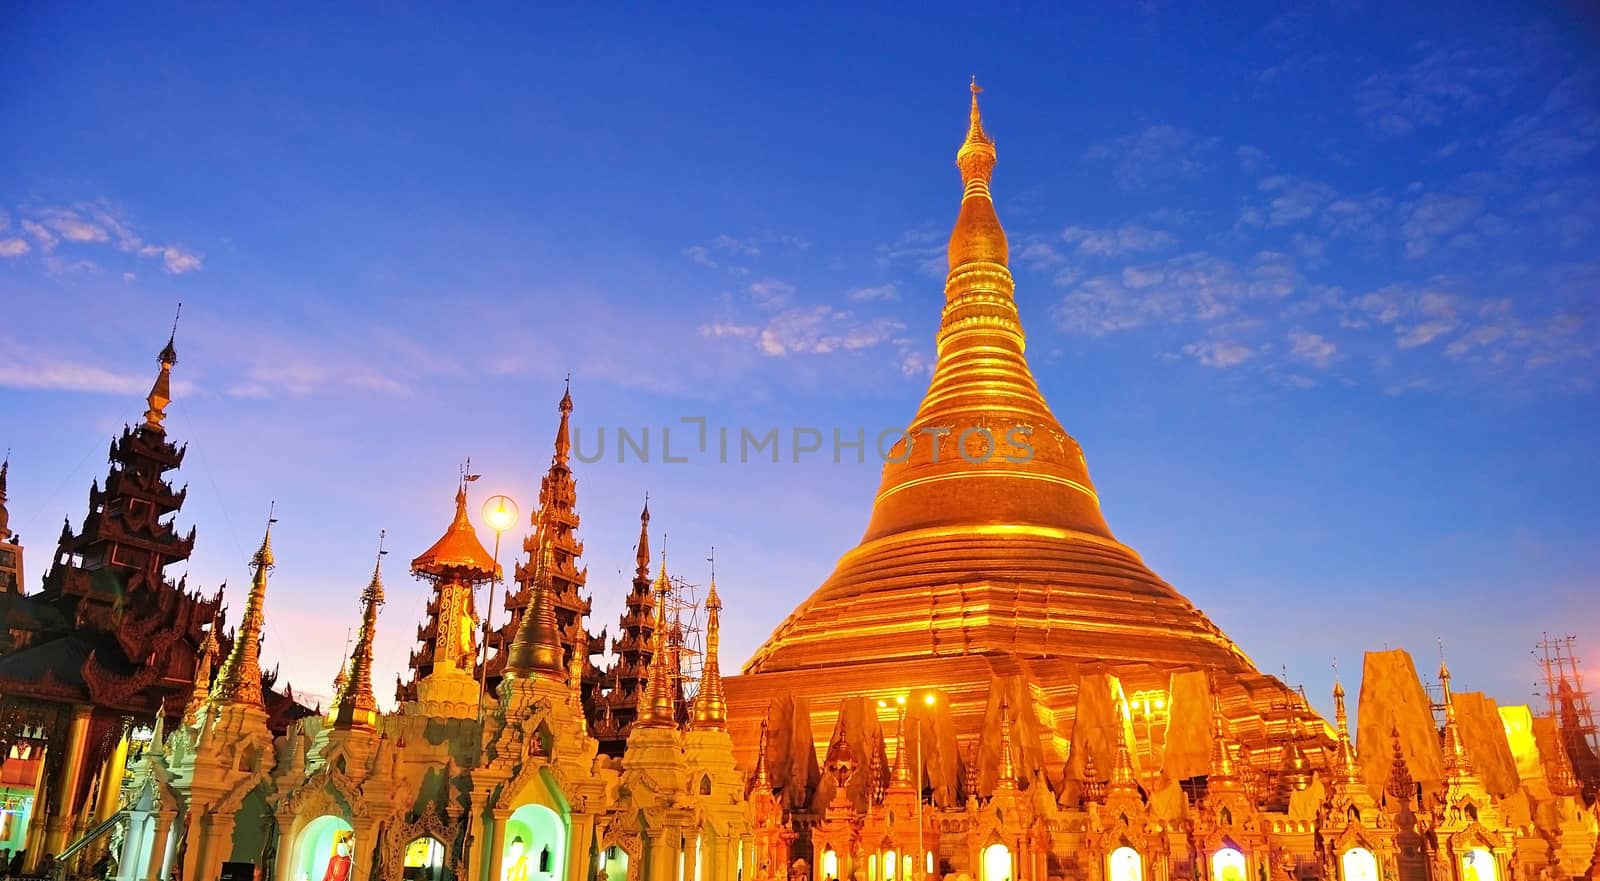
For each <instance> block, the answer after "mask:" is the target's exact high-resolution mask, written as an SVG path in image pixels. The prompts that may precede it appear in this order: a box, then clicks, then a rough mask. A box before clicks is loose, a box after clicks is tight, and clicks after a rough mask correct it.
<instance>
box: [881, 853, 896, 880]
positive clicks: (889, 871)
mask: <svg viewBox="0 0 1600 881" xmlns="http://www.w3.org/2000/svg"><path fill="white" fill-rule="evenodd" d="M899 877H900V859H899V856H898V855H897V854H896V853H895V852H894V851H892V850H886V851H884V852H883V881H895V879H896V878H899Z"/></svg>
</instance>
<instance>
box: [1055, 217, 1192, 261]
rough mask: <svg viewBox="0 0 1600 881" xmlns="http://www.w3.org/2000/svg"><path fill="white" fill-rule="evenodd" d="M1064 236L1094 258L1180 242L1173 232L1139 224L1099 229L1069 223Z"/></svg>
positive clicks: (1133, 252)
mask: <svg viewBox="0 0 1600 881" xmlns="http://www.w3.org/2000/svg"><path fill="white" fill-rule="evenodd" d="M1061 238H1062V240H1063V241H1066V242H1068V243H1069V244H1072V245H1075V246H1076V247H1077V250H1078V253H1080V254H1085V255H1091V256H1095V257H1120V256H1122V255H1123V254H1135V253H1140V252H1144V251H1159V250H1162V249H1164V248H1170V247H1172V246H1173V245H1176V244H1177V243H1178V237H1177V236H1175V235H1173V234H1172V233H1169V232H1167V231H1165V230H1159V229H1151V228H1149V227H1147V226H1140V225H1138V224H1136V223H1130V224H1126V225H1123V226H1118V227H1105V228H1098V229H1097V228H1092V227H1084V226H1069V227H1067V228H1066V229H1065V230H1063V231H1062V232H1061Z"/></svg>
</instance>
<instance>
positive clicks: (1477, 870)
mask: <svg viewBox="0 0 1600 881" xmlns="http://www.w3.org/2000/svg"><path fill="white" fill-rule="evenodd" d="M1461 881H1498V873H1497V872H1496V871H1495V864H1494V854H1492V853H1490V852H1489V849H1488V848H1484V847H1474V848H1473V849H1471V850H1469V851H1467V852H1466V853H1464V854H1462V855H1461Z"/></svg>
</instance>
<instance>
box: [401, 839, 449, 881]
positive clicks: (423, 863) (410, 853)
mask: <svg viewBox="0 0 1600 881" xmlns="http://www.w3.org/2000/svg"><path fill="white" fill-rule="evenodd" d="M401 877H402V878H404V879H405V881H439V879H441V878H443V877H444V845H443V844H441V843H439V840H438V839H437V838H433V837H431V836H428V835H424V836H422V837H421V838H418V839H415V840H413V841H412V842H411V843H410V844H408V845H406V859H405V870H404V872H403V874H402V875H401Z"/></svg>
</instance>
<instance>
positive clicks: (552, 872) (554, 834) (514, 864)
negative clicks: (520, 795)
mask: <svg viewBox="0 0 1600 881" xmlns="http://www.w3.org/2000/svg"><path fill="white" fill-rule="evenodd" d="M500 840H501V841H503V842H505V851H504V852H503V853H502V855H501V860H500V881H559V879H563V878H565V877H566V875H567V828H566V824H564V823H562V822H561V818H560V817H559V816H557V815H556V812H555V811H552V810H550V809H549V808H547V807H545V806H544V805H523V806H522V807H520V808H517V809H516V810H515V811H512V812H511V816H510V817H509V818H508V819H507V820H506V828H505V831H504V832H503V833H502V834H501V839H500ZM606 874H607V875H608V876H609V875H610V873H609V872H607V873H606Z"/></svg>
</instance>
